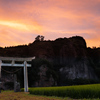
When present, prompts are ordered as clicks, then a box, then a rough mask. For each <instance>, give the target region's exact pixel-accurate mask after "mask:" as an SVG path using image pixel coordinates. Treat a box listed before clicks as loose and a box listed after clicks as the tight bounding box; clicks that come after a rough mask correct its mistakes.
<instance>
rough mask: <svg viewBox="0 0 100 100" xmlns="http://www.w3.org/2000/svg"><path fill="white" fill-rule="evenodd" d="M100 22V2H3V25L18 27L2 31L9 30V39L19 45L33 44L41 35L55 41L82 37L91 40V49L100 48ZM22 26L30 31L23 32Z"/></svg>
mask: <svg viewBox="0 0 100 100" xmlns="http://www.w3.org/2000/svg"><path fill="white" fill-rule="evenodd" d="M99 20H100V0H84V1H82V0H70V1H69V0H0V21H4V22H7V21H8V22H9V23H10V24H11V23H12V22H14V23H15V24H13V26H12V27H8V26H7V25H5V26H4V25H3V24H1V26H2V27H4V28H2V27H1V28H0V30H1V31H2V29H4V30H5V31H7V30H9V31H10V32H9V36H13V38H14V40H12V41H15V42H17V43H22V41H23V42H24V40H27V42H28V41H33V39H32V38H31V37H32V36H33V37H34V36H36V35H37V34H42V35H45V37H47V38H52V39H55V38H56V37H61V36H62V37H63V36H67V37H69V36H71V35H82V36H83V37H85V38H86V39H88V40H87V41H88V42H87V43H88V46H89V45H90V46H92V44H93V43H94V44H95V45H96V46H98V45H99V44H100V42H98V41H96V40H97V37H98V39H99V37H100V35H99V33H100V21H99ZM16 24H17V25H19V26H18V27H17V28H15V27H14V25H16ZM20 25H23V27H24V26H25V27H27V28H28V30H25V27H24V28H22V27H21V28H22V29H20ZM3 32H4V31H2V32H1V33H0V34H3ZM13 32H14V34H13V35H12V33H13ZM22 33H23V34H22ZM25 34H27V35H25ZM54 34H55V35H54ZM95 34H96V36H95ZM22 35H23V36H28V35H29V38H28V39H26V38H27V37H23V38H22ZM93 36H95V37H94V38H93ZM2 37H3V35H2ZM2 37H1V38H2ZM34 38H35V37H34ZM7 39H9V38H8V37H7ZM90 40H91V41H93V43H92V42H89V41H90ZM11 43H12V42H11ZM94 44H93V45H94ZM1 45H2V44H1Z"/></svg>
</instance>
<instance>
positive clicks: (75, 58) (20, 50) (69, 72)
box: [0, 36, 100, 86]
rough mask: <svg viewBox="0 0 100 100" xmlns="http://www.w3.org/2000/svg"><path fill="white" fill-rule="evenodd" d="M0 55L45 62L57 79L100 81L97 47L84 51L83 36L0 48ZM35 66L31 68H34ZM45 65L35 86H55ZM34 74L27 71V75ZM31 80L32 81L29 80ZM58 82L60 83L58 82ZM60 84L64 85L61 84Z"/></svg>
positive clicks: (40, 68)
mask: <svg viewBox="0 0 100 100" xmlns="http://www.w3.org/2000/svg"><path fill="white" fill-rule="evenodd" d="M0 55H1V56H16V57H18V56H20V57H30V56H32V57H33V56H35V57H36V59H37V58H42V59H46V60H48V61H49V62H50V63H51V64H52V66H53V69H52V70H54V71H55V72H56V76H58V78H57V80H58V81H62V80H67V79H72V80H74V79H76V78H83V79H93V80H98V79H99V78H100V75H99V73H100V71H99V70H100V68H99V66H100V48H98V49H97V48H94V49H91V48H87V46H86V42H85V40H84V39H83V37H80V36H74V37H71V38H58V39H56V40H54V41H34V42H33V43H30V44H29V45H23V46H16V47H7V48H0ZM33 67H34V66H33ZM47 70H48V66H44V64H43V63H42V65H40V67H39V71H38V72H37V73H38V76H39V78H38V81H37V80H36V81H35V80H34V79H33V81H35V82H34V86H52V85H56V82H57V80H56V81H55V78H54V76H53V75H52V74H50V75H49V76H50V77H49V78H48V77H47V74H46V72H47ZM32 75H35V74H34V73H33V72H30V76H32ZM29 80H31V78H30V79H29ZM60 83H61V82H60ZM61 84H62V85H63V82H62V83H61Z"/></svg>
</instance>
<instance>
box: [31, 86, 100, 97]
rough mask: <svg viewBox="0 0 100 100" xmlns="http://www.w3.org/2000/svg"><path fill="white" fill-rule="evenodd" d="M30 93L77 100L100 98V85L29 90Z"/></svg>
mask: <svg viewBox="0 0 100 100" xmlns="http://www.w3.org/2000/svg"><path fill="white" fill-rule="evenodd" d="M29 92H30V94H34V95H46V96H57V97H70V98H75V99H80V98H81V99H82V98H100V84H92V85H77V86H62V87H40V88H29Z"/></svg>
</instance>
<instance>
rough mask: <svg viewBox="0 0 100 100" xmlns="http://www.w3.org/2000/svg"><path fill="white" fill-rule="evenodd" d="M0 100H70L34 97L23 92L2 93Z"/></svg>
mask: <svg viewBox="0 0 100 100" xmlns="http://www.w3.org/2000/svg"><path fill="white" fill-rule="evenodd" d="M0 100H70V99H63V98H56V97H44V96H35V95H30V94H29V93H25V92H13V91H4V92H1V93H0Z"/></svg>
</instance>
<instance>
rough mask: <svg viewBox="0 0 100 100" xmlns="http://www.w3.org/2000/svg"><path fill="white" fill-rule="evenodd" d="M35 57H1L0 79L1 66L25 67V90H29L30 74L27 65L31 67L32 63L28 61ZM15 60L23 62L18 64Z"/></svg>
mask: <svg viewBox="0 0 100 100" xmlns="http://www.w3.org/2000/svg"><path fill="white" fill-rule="evenodd" d="M33 59H35V57H30V58H19V57H18V58H17V57H0V79H1V67H2V66H9V67H24V91H25V92H28V76H27V75H28V74H27V67H31V64H28V63H27V61H32V60H33ZM2 61H11V63H3V62H2ZM15 61H19V62H20V61H21V62H23V64H16V63H15Z"/></svg>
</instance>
